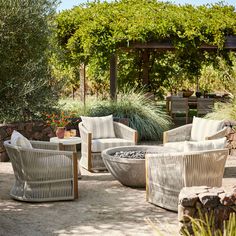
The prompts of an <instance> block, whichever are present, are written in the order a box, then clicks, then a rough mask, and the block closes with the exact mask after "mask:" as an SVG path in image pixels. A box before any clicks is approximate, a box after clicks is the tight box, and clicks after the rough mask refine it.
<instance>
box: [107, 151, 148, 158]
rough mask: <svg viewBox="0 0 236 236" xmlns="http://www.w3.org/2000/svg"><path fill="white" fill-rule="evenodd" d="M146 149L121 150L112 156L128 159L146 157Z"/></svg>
mask: <svg viewBox="0 0 236 236" xmlns="http://www.w3.org/2000/svg"><path fill="white" fill-rule="evenodd" d="M145 153H146V152H144V151H132V150H131V151H119V152H115V153H114V154H113V155H112V156H114V157H117V158H127V159H145Z"/></svg>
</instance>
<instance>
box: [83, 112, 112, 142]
mask: <svg viewBox="0 0 236 236" xmlns="http://www.w3.org/2000/svg"><path fill="white" fill-rule="evenodd" d="M81 119H82V122H83V125H84V126H85V128H86V129H87V130H88V131H89V132H91V133H92V138H93V139H97V138H115V131H114V126H113V116H112V115H110V116H102V117H87V116H81Z"/></svg>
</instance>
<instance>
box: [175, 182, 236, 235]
mask: <svg viewBox="0 0 236 236" xmlns="http://www.w3.org/2000/svg"><path fill="white" fill-rule="evenodd" d="M199 212H200V213H199ZM233 212H236V186H235V187H234V188H232V189H227V190H225V189H223V188H215V187H213V188H211V187H206V186H194V187H185V188H183V189H182V190H181V192H180V194H179V205H178V220H179V225H180V232H181V231H182V230H183V229H184V228H185V229H187V230H188V231H189V233H190V234H192V233H193V232H192V225H191V221H190V218H189V217H192V218H195V219H199V218H202V216H204V215H205V214H207V215H208V217H209V218H210V215H211V214H213V216H214V225H212V227H214V228H215V229H221V230H222V229H223V222H224V221H227V220H228V219H229V216H230V214H231V213H233ZM200 214H202V216H200Z"/></svg>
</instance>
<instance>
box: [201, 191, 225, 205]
mask: <svg viewBox="0 0 236 236" xmlns="http://www.w3.org/2000/svg"><path fill="white" fill-rule="evenodd" d="M198 197H199V200H200V202H201V203H202V205H203V206H204V207H216V206H218V205H219V204H220V198H219V196H218V195H217V194H215V193H209V192H208V193H200V194H199V195H198Z"/></svg>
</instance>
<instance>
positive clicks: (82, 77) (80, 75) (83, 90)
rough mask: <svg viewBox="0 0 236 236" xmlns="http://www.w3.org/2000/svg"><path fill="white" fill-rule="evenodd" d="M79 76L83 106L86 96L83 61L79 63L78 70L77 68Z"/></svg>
mask: <svg viewBox="0 0 236 236" xmlns="http://www.w3.org/2000/svg"><path fill="white" fill-rule="evenodd" d="M79 77H80V100H81V102H83V104H84V106H85V98H86V96H85V95H86V85H85V84H86V83H85V77H86V73H85V63H82V64H80V70H79Z"/></svg>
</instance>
